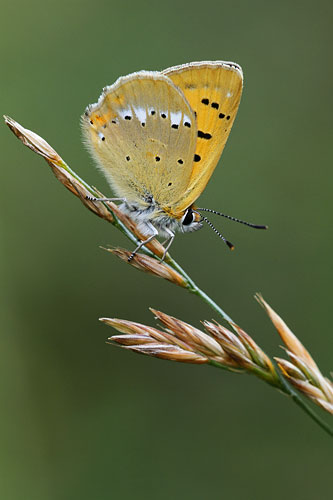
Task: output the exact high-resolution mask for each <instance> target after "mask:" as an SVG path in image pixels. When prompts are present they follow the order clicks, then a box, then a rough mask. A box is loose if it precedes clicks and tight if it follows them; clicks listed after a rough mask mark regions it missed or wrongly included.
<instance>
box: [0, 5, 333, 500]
mask: <svg viewBox="0 0 333 500" xmlns="http://www.w3.org/2000/svg"><path fill="white" fill-rule="evenodd" d="M332 13H333V11H332V2H330V1H323V0H318V1H317V2H312V1H311V2H310V1H306V0H305V1H302V2H301V1H294V2H291V1H290V0H288V1H286V0H282V1H279V2H274V1H260V0H253V1H251V2H247V1H225V0H218V1H205V2H202V1H197V0H192V1H182V0H178V1H174V0H169V1H168V2H148V1H145V0H141V1H140V2H135V1H133V2H129V1H126V0H125V1H122V2H116V1H114V0H108V1H98V2H89V1H73V0H57V1H56V2H55V1H50V2H42V1H36V0H30V1H29V2H23V1H22V0H19V1H18V2H12V1H9V0H8V1H6V0H5V1H4V0H3V1H2V3H1V19H0V33H1V34H0V36H1V43H0V53H1V79H0V89H1V90H0V102H1V113H4V114H9V115H10V116H12V117H13V118H15V119H16V120H18V121H19V122H20V123H22V124H23V125H24V126H25V127H27V128H30V129H32V130H34V131H36V132H37V133H39V134H40V135H42V136H43V137H44V138H45V139H46V140H48V141H49V142H50V144H51V145H52V146H53V147H54V148H55V149H56V150H57V151H58V152H59V153H60V154H61V155H62V156H63V158H64V159H65V160H66V161H67V162H68V163H69V165H70V166H71V167H72V168H73V169H74V170H75V171H76V172H77V173H78V174H79V175H81V176H82V177H83V178H84V179H86V180H87V182H89V183H91V184H93V185H96V186H98V187H99V188H100V189H101V190H102V191H104V192H105V193H108V192H109V191H108V187H107V185H106V182H105V180H104V179H103V178H102V175H101V174H100V173H99V172H98V171H97V170H96V169H95V167H94V165H93V163H92V160H91V159H90V157H89V156H88V154H87V152H86V151H85V149H84V148H83V146H82V143H81V133H80V127H79V118H80V114H81V113H82V112H83V110H84V108H85V106H86V105H87V104H88V103H91V102H95V101H96V100H97V98H98V96H99V94H100V91H101V89H102V87H103V86H105V85H107V84H111V83H113V82H114V81H115V80H116V78H117V77H118V76H120V75H123V74H127V73H130V72H133V71H136V70H141V69H148V70H156V69H163V68H166V67H168V66H171V65H176V64H181V63H184V62H189V61H194V60H205V59H208V60H214V59H224V60H231V61H235V62H237V63H239V64H241V65H242V67H243V70H244V75H245V87H244V93H243V99H242V102H241V106H240V110H239V114H238V117H237V120H236V122H235V125H234V128H233V130H232V132H231V136H230V138H229V141H228V144H227V147H226V149H225V151H224V154H223V158H222V161H221V162H220V165H219V166H218V168H217V169H216V171H215V173H214V177H213V180H212V181H211V182H210V184H209V185H208V187H207V190H206V191H205V193H204V194H203V195H202V197H201V201H200V204H201V205H203V206H208V207H211V208H215V209H217V210H222V211H224V212H226V213H230V214H231V215H234V216H236V217H240V218H244V219H246V220H251V221H255V222H257V223H265V224H268V225H269V226H270V229H269V231H268V232H256V231H254V230H251V229H248V228H246V227H243V226H238V225H236V224H232V223H230V222H228V221H225V220H222V219H214V222H215V223H216V226H217V227H218V228H220V229H222V230H223V232H224V234H225V235H226V236H227V237H228V238H229V239H230V240H231V241H233V242H234V243H235V244H236V250H235V252H233V253H230V252H229V251H228V250H227V248H226V247H225V246H224V245H223V244H222V242H221V241H219V240H218V238H216V236H215V235H214V234H213V232H211V231H210V230H209V228H207V227H205V228H204V229H203V230H202V231H199V232H197V233H193V234H190V235H184V236H181V235H180V236H179V237H177V238H176V241H175V243H174V245H173V248H172V254H173V256H174V257H175V258H176V259H177V260H178V261H179V263H180V264H182V265H183V266H184V267H185V268H186V270H187V271H188V272H189V273H190V274H191V276H192V277H193V278H194V279H195V280H196V281H197V282H198V283H199V284H200V285H201V286H202V288H203V289H205V290H206V291H207V292H208V293H209V294H210V295H211V296H212V297H213V298H215V299H216V300H217V301H218V302H219V304H220V305H221V306H222V307H223V308H224V309H225V310H226V311H227V312H228V313H229V314H230V315H231V317H233V318H234V319H235V320H236V321H237V322H238V323H239V324H240V325H242V326H243V327H244V328H245V329H246V330H247V331H248V332H249V333H250V334H252V335H253V336H254V338H255V339H256V341H257V342H258V343H259V344H260V345H261V346H262V347H263V348H264V349H265V350H266V351H267V352H268V353H269V354H270V355H281V354H282V351H281V350H280V348H279V344H280V341H279V339H278V337H277V334H276V333H275V331H274V329H273V327H272V326H271V325H270V323H269V321H268V319H267V318H266V316H265V313H264V312H263V310H261V308H260V307H259V306H258V305H257V304H256V302H255V301H254V300H253V294H254V293H255V292H256V291H261V292H262V293H263V295H264V297H265V298H266V300H268V301H269V303H270V304H271V305H272V306H273V307H274V308H275V309H276V310H277V311H278V312H279V313H280V314H281V315H282V316H283V317H284V319H285V320H286V321H287V322H288V323H289V325H290V326H291V328H292V329H293V330H294V331H295V333H296V334H297V335H298V336H299V337H300V338H301V339H302V340H303V341H304V343H305V345H306V346H307V347H308V348H309V349H310V351H311V353H312V354H313V355H314V357H315V359H316V360H317V361H318V363H319V365H320V367H321V369H322V370H323V372H324V373H326V374H328V373H329V371H330V370H332V368H333V364H332V347H333V341H332V328H331V309H332V293H331V289H332V288H331V283H332V277H333V276H332V261H331V256H332V250H333V239H332V181H333V169H332V77H333V74H332V64H331V58H332V55H331V54H332V52H331V50H332ZM0 136H1V157H2V161H1V169H0V176H1V186H2V189H1V197H0V204H1V211H0V219H1V258H0V267H1V278H0V279H1V301H0V308H1V353H0V371H1V377H0V379H1V382H0V383H1V386H2V387H1V403H2V404H1V406H2V411H1V430H0V433H1V447H0V459H1V464H0V470H1V484H0V489H1V490H2V491H1V492H0V495H1V498H3V499H10V500H19V499H23V498H24V499H26V498H34V499H35V500H38V499H43V500H44V499H46V498H47V499H50V500H53V499H57V500H59V499H80V500H83V499H87V500H88V499H89V500H90V499H98V500H99V499H101V500H104V499H109V498H112V499H116V498H121V499H129V498H137V499H163V500H164V499H169V498H176V499H183V498H191V499H194V500H196V499H202V498H210V497H212V498H230V497H232V498H236V499H243V498H255V499H258V500H261V499H264V498H267V497H268V496H269V497H270V498H271V499H278V498H281V497H285V496H286V495H287V497H288V498H302V499H305V500H306V499H309V500H312V499H314V498H321V499H328V498H331V471H332V442H331V441H330V438H329V437H328V436H327V435H325V434H324V432H323V431H322V430H321V429H320V428H319V427H317V426H316V425H315V424H314V423H313V422H312V421H311V420H310V419H309V418H308V417H307V416H306V415H305V414H304V413H302V412H301V411H300V410H299V409H298V407H296V406H295V405H294V404H293V403H292V402H291V401H289V400H288V399H287V398H286V397H284V396H282V395H280V394H279V393H278V392H276V391H274V390H272V389H271V388H269V387H268V386H265V385H264V384H263V383H261V382H260V381H258V380H256V379H254V378H252V377H249V376H245V375H232V374H228V373H224V372H220V371H219V370H215V369H213V368H209V367H208V368H207V367H204V366H191V365H182V364H176V363H170V362H165V361H161V360H156V359H152V358H148V357H144V356H138V355H135V354H132V353H129V352H126V351H123V350H121V349H119V348H116V347H112V346H110V345H107V344H106V343H105V340H106V339H107V337H108V336H109V335H110V334H111V330H110V329H109V328H108V327H106V326H105V325H102V324H100V323H99V322H98V318H99V317H100V316H109V317H120V318H126V319H132V320H135V321H139V322H143V323H148V324H151V325H153V324H154V319H153V317H152V316H151V314H150V313H149V311H148V307H149V306H152V307H155V308H158V309H161V310H162V311H165V312H167V313H170V314H172V315H175V316H178V317H180V318H182V319H183V320H185V321H189V322H191V323H192V324H194V325H196V326H198V325H199V321H200V320H201V319H205V318H206V319H210V318H212V317H214V314H213V312H212V311H211V310H210V309H209V308H208V306H206V305H205V304H203V303H201V302H200V301H199V300H198V299H197V298H196V297H194V296H190V295H189V294H187V293H186V292H185V291H183V290H181V289H178V288H177V287H175V286H173V285H171V284H170V283H168V282H163V281H162V280H158V279H156V278H153V277H150V276H147V275H144V274H142V273H139V272H138V271H136V270H134V269H132V268H130V266H127V265H125V264H123V263H121V262H120V261H118V260H117V259H116V258H115V257H112V256H111V255H110V254H108V253H106V252H103V251H102V250H101V249H99V245H107V244H112V245H120V246H127V247H128V246H130V245H129V244H128V243H127V241H126V240H125V238H124V237H123V236H122V235H121V234H120V233H119V232H117V231H116V230H115V229H114V228H113V227H112V226H110V225H108V224H107V223H105V222H104V221H102V220H101V219H98V218H97V217H95V216H94V215H93V214H91V213H90V212H89V211H88V210H86V209H84V208H83V206H82V205H81V204H80V202H79V201H78V200H77V199H76V198H75V197H74V196H72V195H71V194H70V193H69V192H68V191H66V190H65V189H64V188H63V186H61V185H60V184H59V182H58V181H57V180H56V179H55V178H54V177H53V175H52V174H51V171H50V169H49V168H48V166H47V164H46V163H45V162H44V161H43V160H42V159H41V158H39V157H37V156H36V155H34V154H33V153H31V152H30V151H29V150H27V149H26V148H24V147H23V146H22V145H21V144H20V143H19V141H18V140H17V139H16V138H14V136H13V135H12V134H11V132H10V131H9V130H8V129H7V128H6V127H5V126H4V125H3V126H2V127H1V129H0ZM212 219H213V217H212ZM215 317H216V316H215ZM318 411H319V412H320V410H318ZM323 417H325V418H327V420H330V417H329V416H326V415H323Z"/></svg>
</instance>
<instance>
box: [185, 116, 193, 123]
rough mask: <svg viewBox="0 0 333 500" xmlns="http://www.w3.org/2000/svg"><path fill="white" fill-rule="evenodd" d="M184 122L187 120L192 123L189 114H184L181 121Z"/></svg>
mask: <svg viewBox="0 0 333 500" xmlns="http://www.w3.org/2000/svg"><path fill="white" fill-rule="evenodd" d="M185 122H189V123H191V125H192V120H191V118H190V117H189V116H187V115H184V121H183V123H185Z"/></svg>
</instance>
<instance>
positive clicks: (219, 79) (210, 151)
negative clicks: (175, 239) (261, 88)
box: [163, 61, 243, 213]
mask: <svg viewBox="0 0 333 500" xmlns="http://www.w3.org/2000/svg"><path fill="white" fill-rule="evenodd" d="M163 74H165V75H167V76H168V77H169V78H170V79H171V80H172V81H173V83H174V84H175V85H176V86H177V87H179V88H180V89H181V90H182V92H183V93H184V95H185V97H186V99H187V101H188V102H189V104H190V106H191V108H192V109H193V111H194V113H195V115H196V119H197V143H196V149H195V156H194V160H195V161H194V162H193V166H192V172H191V177H190V180H189V184H188V186H187V188H186V190H185V191H184V193H183V196H182V197H181V198H179V200H178V202H177V203H176V204H175V206H174V212H175V213H177V212H182V211H184V210H185V209H186V208H187V207H188V206H190V205H191V204H192V203H193V202H194V201H195V200H196V199H197V198H198V196H200V194H201V193H202V191H203V190H204V188H205V187H206V184H207V182H208V181H209V179H210V177H211V175H212V173H213V171H214V169H215V167H216V165H217V162H218V160H219V158H220V156H221V153H222V151H223V148H224V146H225V143H226V141H227V139H228V136H229V133H230V130H231V127H232V124H233V122H234V120H235V117H236V114H237V110H238V106H239V102H240V98H241V94H242V86H243V74H242V70H241V68H240V66H238V65H237V64H234V63H228V62H222V61H215V62H200V63H189V64H184V65H181V66H175V67H172V68H168V69H166V70H164V71H163Z"/></svg>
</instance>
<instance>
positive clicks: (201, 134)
mask: <svg viewBox="0 0 333 500" xmlns="http://www.w3.org/2000/svg"><path fill="white" fill-rule="evenodd" d="M198 137H200V139H206V140H209V139H211V138H212V135H211V134H208V133H206V132H203V131H202V130H198Z"/></svg>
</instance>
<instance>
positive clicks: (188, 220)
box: [182, 208, 194, 226]
mask: <svg viewBox="0 0 333 500" xmlns="http://www.w3.org/2000/svg"><path fill="white" fill-rule="evenodd" d="M193 221H194V214H193V211H192V208H188V209H187V210H186V212H185V215H184V217H183V218H182V224H183V226H189V225H190V224H192V222H193Z"/></svg>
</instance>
